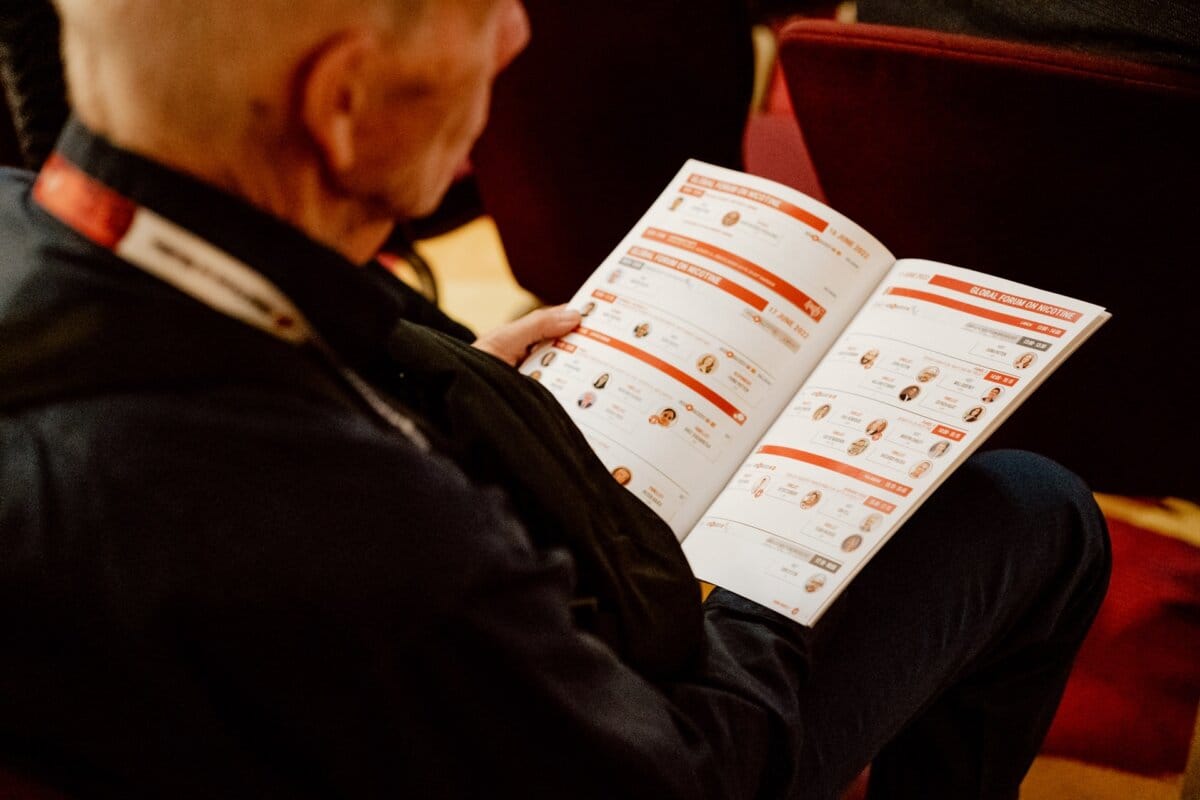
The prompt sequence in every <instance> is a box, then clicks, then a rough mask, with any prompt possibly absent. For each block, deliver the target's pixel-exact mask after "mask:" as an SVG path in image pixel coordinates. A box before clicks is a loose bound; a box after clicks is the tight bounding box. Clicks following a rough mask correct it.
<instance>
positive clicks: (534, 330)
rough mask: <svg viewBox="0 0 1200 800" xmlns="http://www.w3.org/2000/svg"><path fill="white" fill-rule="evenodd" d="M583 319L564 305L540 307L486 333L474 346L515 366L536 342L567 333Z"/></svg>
mask: <svg viewBox="0 0 1200 800" xmlns="http://www.w3.org/2000/svg"><path fill="white" fill-rule="evenodd" d="M582 319H583V317H581V316H580V315H579V312H578V311H576V310H575V309H573V308H568V307H567V306H565V305H562V306H552V307H549V308H539V309H538V310H537V311H530V312H529V313H528V314H526V315H525V316H523V317H521V318H520V319H516V320H513V321H512V322H506V323H505V324H503V325H501V326H500V327H498V328H495V329H494V330H492V331H489V332H488V333H485V334H484V335H483V336H480V337H479V338H478V339H476V340H475V342H474V346H475V347H478V348H479V349H480V350H482V351H484V352H485V353H491V354H492V355H494V356H495V357H496V358H498V359H500V360H501V361H503V362H505V363H506V364H509V365H510V366H514V367H515V366H516V365H517V364H519V363H520V362H521V360H522V359H524V358H525V356H526V355H528V354H529V351H530V350H531V349H532V348H533V346H534V345H535V344H538V343H539V342H541V341H544V340H546V339H553V338H555V337H558V336H562V335H564V334H566V333H567V332H569V331H571V330H573V329H575V328H576V327H577V326H578V325H579V322H580V320H582Z"/></svg>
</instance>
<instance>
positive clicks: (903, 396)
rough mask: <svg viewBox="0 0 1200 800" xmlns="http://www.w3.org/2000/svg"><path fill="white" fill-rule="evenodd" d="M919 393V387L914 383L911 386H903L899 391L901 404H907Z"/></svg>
mask: <svg viewBox="0 0 1200 800" xmlns="http://www.w3.org/2000/svg"><path fill="white" fill-rule="evenodd" d="M920 393H921V387H920V386H917V385H916V384H915V383H914V384H913V385H912V386H905V387H904V388H903V389H901V390H900V395H899V397H900V400H901V402H904V403H907V402H908V401H909V400H913V399H915V398H916V396H917V395H919V394H920Z"/></svg>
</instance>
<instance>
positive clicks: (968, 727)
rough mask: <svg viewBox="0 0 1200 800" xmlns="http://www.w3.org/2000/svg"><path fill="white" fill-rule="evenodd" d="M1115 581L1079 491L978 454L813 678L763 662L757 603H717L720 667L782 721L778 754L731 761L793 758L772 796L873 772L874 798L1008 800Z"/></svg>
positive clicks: (1018, 458) (838, 613) (899, 551)
mask: <svg viewBox="0 0 1200 800" xmlns="http://www.w3.org/2000/svg"><path fill="white" fill-rule="evenodd" d="M1110 570H1111V554H1110V550H1109V541H1108V530H1107V527H1106V525H1105V521H1104V518H1103V516H1102V515H1101V513H1100V511H1099V509H1098V508H1097V506H1096V504H1095V501H1094V498H1093V496H1092V494H1091V492H1090V491H1089V489H1088V488H1087V487H1086V486H1085V485H1084V484H1083V483H1082V482H1080V481H1079V479H1078V478H1076V477H1075V476H1074V475H1073V474H1071V473H1070V472H1068V471H1066V470H1064V469H1063V468H1061V467H1060V466H1058V465H1057V464H1055V463H1053V462H1051V461H1049V460H1047V459H1044V458H1041V457H1039V456H1035V455H1032V454H1030V453H1024V452H1018V451H1012V450H1006V451H992V452H986V453H982V454H979V455H977V456H975V457H973V458H972V459H971V460H970V461H969V462H967V463H966V464H965V465H964V466H963V467H961V468H960V469H959V470H958V471H957V472H956V473H955V474H954V475H953V476H952V477H951V478H950V479H948V480H947V481H946V483H945V484H944V485H943V486H941V487H940V488H939V489H938V490H937V492H936V493H935V494H934V495H933V497H931V498H930V499H929V500H928V501H927V502H926V504H925V505H924V506H923V507H922V508H921V509H920V511H919V512H918V513H917V514H915V515H914V516H913V518H912V519H911V520H910V521H909V522H908V523H907V524H905V525H904V527H903V528H902V529H901V530H900V531H898V532H897V533H896V534H895V535H894V537H893V539H892V540H891V541H890V542H889V543H888V544H887V545H886V546H885V547H884V548H883V549H882V550H881V551H880V552H879V553H878V554H877V555H876V557H875V558H874V560H873V561H872V562H871V563H870V564H869V565H868V566H867V567H865V568H864V569H863V571H862V572H861V573H860V574H859V575H858V576H857V577H856V578H855V579H854V581H853V582H852V584H851V585H850V586H849V587H848V588H847V589H846V591H845V592H844V593H843V595H842V596H841V597H840V598H839V599H838V600H837V601H836V602H835V603H834V605H833V606H832V607H831V608H830V610H829V611H828V612H827V613H826V615H825V617H824V618H822V619H821V620H820V621H819V622H818V623H817V624H816V625H815V626H814V627H813V628H812V629H811V630H808V631H807V633H806V637H807V639H806V646H807V650H808V674H807V675H806V676H804V675H793V676H787V675H781V674H779V673H780V670H779V664H780V663H783V662H781V661H776V660H773V658H772V657H771V655H770V654H767V653H764V652H754V650H753V648H754V647H755V645H754V641H753V636H747V635H746V633H745V630H746V627H745V625H744V620H745V617H746V615H748V614H751V613H754V608H753V604H749V603H747V602H746V601H743V600H740V599H739V598H735V597H733V596H732V595H730V594H729V593H727V592H722V591H721V590H717V591H715V592H714V593H713V596H712V597H711V598H710V602H709V605H710V608H709V611H708V616H709V630H710V635H711V636H712V637H716V639H714V640H711V641H715V642H716V644H715V646H714V648H713V649H714V650H716V651H718V652H717V654H716V655H715V656H713V661H714V662H717V667H716V668H717V669H721V668H722V667H721V665H720V662H723V661H724V659H725V658H731V659H733V660H735V661H736V662H737V668H741V669H745V670H746V671H747V672H748V673H750V674H751V675H753V678H752V680H757V681H760V682H761V684H762V688H761V691H762V692H763V695H764V696H765V697H767V698H769V702H771V703H772V704H775V703H777V704H778V706H777V707H776V708H775V709H774V710H775V711H776V712H777V713H778V714H779V719H780V720H782V723H781V724H780V725H779V733H778V736H777V737H775V736H772V737H769V738H771V739H772V741H763V742H750V741H740V742H738V743H737V746H738V747H739V748H747V749H749V748H759V749H760V751H762V752H766V751H778V749H779V747H780V744H781V742H786V743H787V745H788V747H790V748H793V749H792V752H791V754H790V756H789V754H786V753H785V754H784V755H783V756H782V757H778V758H776V759H775V763H774V764H771V763H768V765H767V767H766V772H767V778H766V780H767V784H766V785H765V787H763V788H764V793H765V794H767V795H768V796H772V797H774V796H783V797H802V798H836V797H838V795H839V793H840V792H841V791H842V790H843V788H844V787H845V786H846V785H847V784H849V783H850V782H851V781H852V780H853V779H854V778H855V777H856V776H857V775H858V774H859V773H860V772H861V771H862V770H863V769H864V768H865V767H866V766H867V765H868V764H871V765H872V768H871V779H870V797H871V798H872V799H873V800H875V799H876V798H914V799H916V798H919V799H920V800H929V799H931V798H955V799H958V798H964V799H965V798H1016V797H1017V794H1018V789H1019V786H1020V783H1021V780H1022V778H1023V777H1024V775H1025V773H1026V771H1027V770H1028V768H1029V766H1030V764H1031V763H1032V761H1033V758H1034V757H1035V756H1036V755H1037V753H1038V750H1039V749H1040V747H1041V744H1042V741H1043V739H1044V738H1045V735H1046V732H1047V730H1048V729H1049V726H1050V723H1051V721H1052V720H1053V717H1054V713H1055V710H1056V709H1057V707H1058V703H1059V700H1060V699H1061V697H1062V692H1063V689H1064V687H1065V684H1066V681H1067V677H1068V675H1069V673H1070V671H1071V667H1072V664H1073V662H1074V658H1075V654H1076V652H1077V651H1078V649H1079V646H1080V644H1081V643H1082V641H1083V638H1084V636H1085V635H1086V634H1087V631H1088V629H1089V627H1090V626H1091V623H1092V621H1093V620H1094V618H1095V616H1096V613H1097V611H1098V609H1099V607H1100V603H1101V601H1102V600H1103V598H1104V595H1105V592H1106V590H1107V587H1108V578H1109V574H1110ZM760 613H765V612H760ZM739 617H740V618H741V619H742V620H743V623H742V624H741V625H739V624H737V623H733V619H734V618H739ZM722 618H726V619H724V620H723V619H722ZM725 623H733V624H725ZM727 632H728V633H730V634H732V635H731V636H727V635H726V633H727ZM709 666H712V665H711V664H710V665H709ZM725 667H726V668H730V669H732V667H730V666H729V665H728V664H726V665H725ZM797 697H798V700H799V703H798V705H799V708H798V709H796V701H797ZM789 761H790V763H789Z"/></svg>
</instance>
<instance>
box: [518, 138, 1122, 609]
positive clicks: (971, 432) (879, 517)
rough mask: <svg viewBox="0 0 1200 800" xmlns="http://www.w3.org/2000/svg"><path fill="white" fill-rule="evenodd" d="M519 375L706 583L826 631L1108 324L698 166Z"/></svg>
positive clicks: (776, 191)
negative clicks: (942, 487)
mask: <svg viewBox="0 0 1200 800" xmlns="http://www.w3.org/2000/svg"><path fill="white" fill-rule="evenodd" d="M571 305H572V306H573V307H575V308H577V309H579V310H580V311H581V313H583V315H584V318H583V323H582V325H581V327H579V328H577V329H576V330H575V331H573V332H572V333H570V334H568V335H567V336H565V337H563V338H562V339H559V340H557V341H554V342H552V343H547V344H545V345H543V346H542V347H540V348H538V349H536V350H535V351H533V352H532V353H531V354H530V356H529V357H528V358H527V359H526V360H525V361H524V362H523V363H522V364H521V365H520V370H521V371H522V372H523V373H525V374H527V375H529V376H531V377H533V378H535V379H536V380H539V381H541V382H542V383H543V384H544V385H545V386H546V387H547V388H548V389H549V390H550V391H551V392H552V393H553V394H554V395H555V396H556V397H557V398H558V399H559V400H560V401H561V402H562V404H563V406H564V407H565V408H566V409H567V412H568V413H569V414H570V415H571V417H572V418H573V419H574V420H575V422H576V423H577V424H578V425H579V427H580V429H581V430H582V431H583V433H584V435H585V436H586V438H587V440H588V442H589V443H590V444H591V446H592V447H593V448H594V449H595V451H596V453H597V454H598V455H599V457H600V459H601V460H602V461H603V462H604V463H605V465H607V466H608V468H609V469H610V470H611V471H612V474H613V476H614V477H615V478H616V479H617V480H618V481H620V482H622V483H623V484H625V485H626V486H627V487H628V489H629V490H630V491H632V492H634V493H635V494H636V495H637V496H638V497H640V498H641V499H642V500H643V501H644V502H646V503H647V504H648V505H649V506H650V507H652V508H653V509H654V510H655V511H657V512H658V513H659V515H660V516H662V518H663V519H665V520H666V521H667V523H668V524H669V525H670V526H671V528H672V530H674V532H675V534H676V536H678V537H679V539H680V540H681V542H682V546H683V549H684V553H685V554H686V555H687V558H688V561H689V563H690V564H691V566H692V569H693V571H694V572H695V574H696V577H697V578H699V579H701V580H704V581H707V582H709V583H713V584H716V585H718V586H722V587H725V588H726V589H729V590H730V591H733V592H735V593H737V594H740V595H743V596H745V597H748V598H750V599H752V600H755V601H756V602H758V603H761V604H762V605H765V606H767V607H769V608H772V609H775V610H776V611H778V612H779V613H781V614H783V615H784V616H786V617H788V618H790V619H794V620H796V621H798V622H800V623H802V624H806V625H811V624H813V623H814V622H815V621H816V620H817V619H818V618H819V616H820V615H821V614H822V613H823V612H824V610H825V609H826V608H828V607H829V605H830V603H832V601H833V600H834V598H836V597H837V595H838V594H839V593H840V592H841V591H842V590H843V589H844V588H845V586H846V585H847V584H848V583H849V581H850V580H851V579H852V578H853V577H854V575H855V574H857V573H858V571H859V570H860V569H861V568H862V567H863V565H864V564H866V562H867V561H868V560H869V559H870V558H871V556H872V555H874V554H875V553H876V552H878V550H879V548H880V547H881V546H882V545H883V544H884V542H886V541H887V539H888V538H889V537H890V536H892V535H893V534H895V533H896V532H897V530H898V529H899V528H900V526H901V525H902V524H903V522H904V521H905V520H906V519H907V518H908V517H909V516H910V515H911V514H912V513H913V511H914V510H915V509H916V508H917V507H918V506H919V505H920V504H921V503H922V502H923V501H924V500H925V499H926V498H927V497H929V496H930V494H931V493H932V492H933V491H935V489H936V488H937V486H938V485H939V484H940V483H941V482H942V481H943V480H944V479H945V478H946V477H947V476H948V475H949V474H950V473H951V472H952V471H953V470H954V469H955V467H957V466H958V465H959V464H961V463H962V461H963V460H964V459H965V458H966V457H967V456H968V455H969V454H970V453H971V452H972V451H973V450H975V449H976V448H977V447H978V446H979V445H980V444H981V443H982V442H983V441H984V439H985V438H986V437H987V435H988V434H989V433H990V432H991V431H993V430H994V429H995V428H996V427H997V426H998V425H1000V423H1001V422H1002V421H1003V420H1004V419H1005V417H1007V416H1008V415H1009V414H1010V413H1011V412H1012V411H1013V410H1014V409H1015V408H1016V407H1017V405H1018V404H1019V403H1020V402H1021V401H1023V400H1024V399H1025V398H1026V397H1028V396H1029V394H1030V393H1031V392H1032V391H1033V390H1034V389H1035V388H1036V387H1037V386H1038V384H1039V383H1041V382H1042V381H1043V380H1044V379H1045V378H1046V377H1047V376H1048V375H1049V374H1050V373H1051V372H1052V371H1053V370H1054V369H1055V368H1056V367H1057V366H1058V365H1059V364H1060V363H1062V361H1063V359H1065V358H1066V357H1067V356H1068V355H1069V354H1070V353H1071V352H1072V351H1073V350H1074V349H1075V348H1076V347H1078V346H1079V345H1080V344H1081V343H1082V342H1083V341H1084V340H1085V339H1086V338H1087V337H1088V336H1089V335H1090V334H1092V333H1093V332H1094V331H1095V330H1096V329H1097V328H1098V327H1099V326H1100V325H1101V324H1103V322H1104V321H1105V320H1107V319H1108V317H1109V315H1108V313H1107V312H1105V311H1104V309H1103V308H1100V307H1098V306H1095V305H1091V304H1089V303H1085V302H1082V301H1079V300H1075V299H1073V298H1069V297H1063V296H1061V295H1057V294H1052V293H1050V292H1044V291H1041V290H1039V289H1035V288H1033V287H1030V286H1025V285H1021V284H1017V283H1014V282H1012V281H1007V280H1004V279H1002V278H997V277H993V276H990V275H985V274H982V273H979V272H973V271H971V270H969V269H963V268H960V267H956V266H951V265H948V264H941V263H936V262H932V261H925V260H919V259H910V258H904V259H899V260H897V259H895V258H894V257H893V256H892V254H891V253H889V252H888V250H887V249H886V248H885V247H884V246H883V245H882V244H881V243H880V242H878V241H877V240H876V239H875V238H874V237H873V236H871V234H870V233H868V232H867V231H865V230H863V229H862V228H861V227H859V226H858V225H856V224H855V223H854V222H852V221H851V220H849V219H847V218H846V217H845V216H843V215H841V214H839V213H837V212H836V211H834V210H833V209H831V208H829V207H827V206H825V205H823V204H822V203H819V202H817V201H816V200H813V199H812V198H810V197H808V196H806V195H804V194H802V193H800V192H798V191H796V190H794V189H791V188H789V187H787V186H784V185H782V184H778V183H775V182H773V181H769V180H765V179H763V178H759V177H755V176H752V175H748V174H745V173H742V172H737V171H734V170H729V169H725V168H722V167H717V166H713V165H710V164H706V163H703V162H700V161H695V160H691V161H688V162H687V163H686V164H685V165H684V166H683V169H682V170H681V171H680V172H679V173H678V175H676V177H675V178H674V179H673V180H672V181H671V182H670V184H668V186H667V188H666V190H665V191H664V192H663V193H662V194H661V195H660V196H659V197H658V199H657V200H656V201H655V202H654V204H653V205H652V206H651V207H650V209H649V210H648V211H647V212H646V214H645V215H644V216H643V217H642V218H641V220H640V221H639V222H638V223H637V224H636V225H635V226H634V227H633V229H632V230H631V231H630V232H629V233H628V234H627V235H626V236H625V238H624V239H623V240H622V241H621V243H620V244H619V245H618V246H617V248H616V249H615V250H614V251H613V253H612V254H611V255H610V256H609V257H608V258H607V259H605V260H604V262H603V263H602V264H601V265H600V267H599V268H598V269H597V270H596V271H595V272H594V273H593V274H592V275H591V277H590V278H589V279H588V280H587V282H586V283H584V285H583V286H582V287H581V288H580V289H579V291H578V293H577V294H576V295H575V297H574V298H573V300H572V301H571Z"/></svg>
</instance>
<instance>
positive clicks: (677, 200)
mask: <svg viewBox="0 0 1200 800" xmlns="http://www.w3.org/2000/svg"><path fill="white" fill-rule="evenodd" d="M682 203H683V195H679V197H676V198H675V199H674V200H672V201H671V207H670V208H668V209H667V210H668V211H674V210H675V209H677V208H679V206H680V205H681V204H682Z"/></svg>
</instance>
